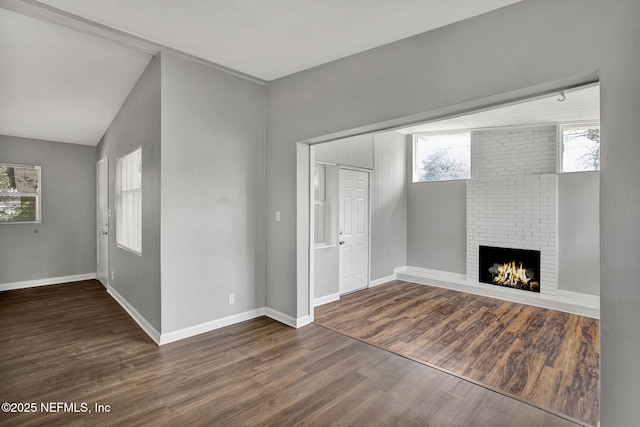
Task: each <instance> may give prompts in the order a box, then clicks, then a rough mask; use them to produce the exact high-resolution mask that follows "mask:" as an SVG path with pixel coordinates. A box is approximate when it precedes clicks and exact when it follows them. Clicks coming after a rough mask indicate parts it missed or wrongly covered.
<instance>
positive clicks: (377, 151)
mask: <svg viewBox="0 0 640 427" xmlns="http://www.w3.org/2000/svg"><path fill="white" fill-rule="evenodd" d="M406 140H407V137H406V135H402V134H400V133H398V132H384V133H379V134H375V135H374V137H373V145H374V159H375V169H374V171H373V173H372V174H371V183H370V188H371V266H370V276H369V278H370V280H376V279H380V278H383V277H387V276H390V275H391V274H393V269H394V268H396V267H402V266H405V265H407V179H406V176H407V169H406V157H407V156H406V147H407V144H406Z"/></svg>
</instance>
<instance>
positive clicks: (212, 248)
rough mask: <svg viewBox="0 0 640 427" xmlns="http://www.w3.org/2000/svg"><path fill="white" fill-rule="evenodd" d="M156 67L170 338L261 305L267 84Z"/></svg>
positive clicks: (170, 63) (165, 319)
mask: <svg viewBox="0 0 640 427" xmlns="http://www.w3.org/2000/svg"><path fill="white" fill-rule="evenodd" d="M162 63H163V67H162V207H161V213H162V263H161V265H162V331H163V333H166V332H172V331H176V330H179V329H182V328H186V327H190V326H195V325H198V324H202V323H206V322H209V321H212V320H216V319H220V318H223V317H226V316H230V315H233V314H237V313H242V312H246V311H248V310H251V309H255V308H259V307H264V305H265V285H264V276H265V273H264V258H265V255H264V245H265V243H264V221H265V211H264V203H265V202H264V149H265V147H264V129H265V93H266V88H265V87H264V86H262V85H259V84H256V83H252V82H249V81H247V80H244V79H241V78H238V77H235V76H232V75H229V74H227V73H224V72H221V71H219V70H216V69H214V68H211V67H208V66H205V65H202V64H199V63H196V62H193V61H189V60H186V59H182V58H179V57H177V56H173V55H167V54H163V57H162ZM293 152H295V150H294V151H293ZM293 152H292V153H293ZM290 161H291V162H292V163H294V164H295V158H293V157H292V158H291V159H290ZM285 218H286V217H285ZM270 219H271V217H270ZM230 293H234V294H235V304H234V305H229V304H228V295H229V294H230Z"/></svg>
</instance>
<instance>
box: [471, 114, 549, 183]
mask: <svg viewBox="0 0 640 427" xmlns="http://www.w3.org/2000/svg"><path fill="white" fill-rule="evenodd" d="M473 138H474V139H473V143H474V145H475V152H476V158H475V164H474V169H475V171H476V173H475V175H474V176H475V177H477V178H489V177H494V176H507V175H529V174H545V173H555V172H556V128H555V126H545V127H534V128H526V129H515V130H488V131H475V132H474V133H473Z"/></svg>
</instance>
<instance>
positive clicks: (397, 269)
mask: <svg viewBox="0 0 640 427" xmlns="http://www.w3.org/2000/svg"><path fill="white" fill-rule="evenodd" d="M406 270H407V266H406V265H402V266H400V267H395V268H394V269H393V274H390V275H388V276H385V277H381V278H379V279H375V280H372V281H370V282H369V287H370V288H373V287H376V286H380V285H384V284H385V283H389V282H391V281H393V280H397V279H398V273H402V272H404V271H406Z"/></svg>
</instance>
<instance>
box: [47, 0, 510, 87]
mask: <svg viewBox="0 0 640 427" xmlns="http://www.w3.org/2000/svg"><path fill="white" fill-rule="evenodd" d="M518 1H520V0H402V1H400V2H399V1H397V0H268V1H267V0H183V1H175V0H110V1H105V0H40V3H46V4H48V5H50V6H53V7H55V8H59V9H61V10H64V11H66V12H70V13H73V14H75V15H78V16H80V17H83V18H86V19H89V20H91V21H95V22H98V23H101V24H104V25H107V26H109V27H112V28H116V29H119V30H122V31H124V32H126V33H129V34H132V35H136V36H139V37H142V38H143V39H147V40H150V41H153V42H155V43H159V44H161V45H164V46H168V47H171V48H173V49H176V50H179V51H182V52H185V53H188V54H191V55H194V56H196V57H199V58H203V59H206V60H208V61H211V62H214V63H216V64H220V65H223V66H225V67H228V68H231V69H234V70H237V71H240V72H242V73H245V74H248V75H251V76H254V77H258V78H260V79H263V80H267V81H269V80H273V79H276V78H278V77H282V76H285V75H288V74H291V73H295V72H297V71H301V70H304V69H307V68H311V67H314V66H316V65H320V64H323V63H326V62H329V61H333V60H335V59H338V58H342V57H345V56H349V55H352V54H354V53H357V52H361V51H364V50H367V49H371V48H374V47H376V46H380V45H383V44H387V43H390V42H393V41H396V40H400V39H403V38H406V37H409V36H412V35H415V34H419V33H423V32H425V31H428V30H431V29H434V28H437V27H441V26H444V25H447V24H451V23H453V22H456V21H460V20H463V19H466V18H469V17H472V16H475V15H479V14H481V13H484V12H488V11H490V10H493V9H497V8H500V7H503V6H506V5H509V4H512V3H517V2H518Z"/></svg>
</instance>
